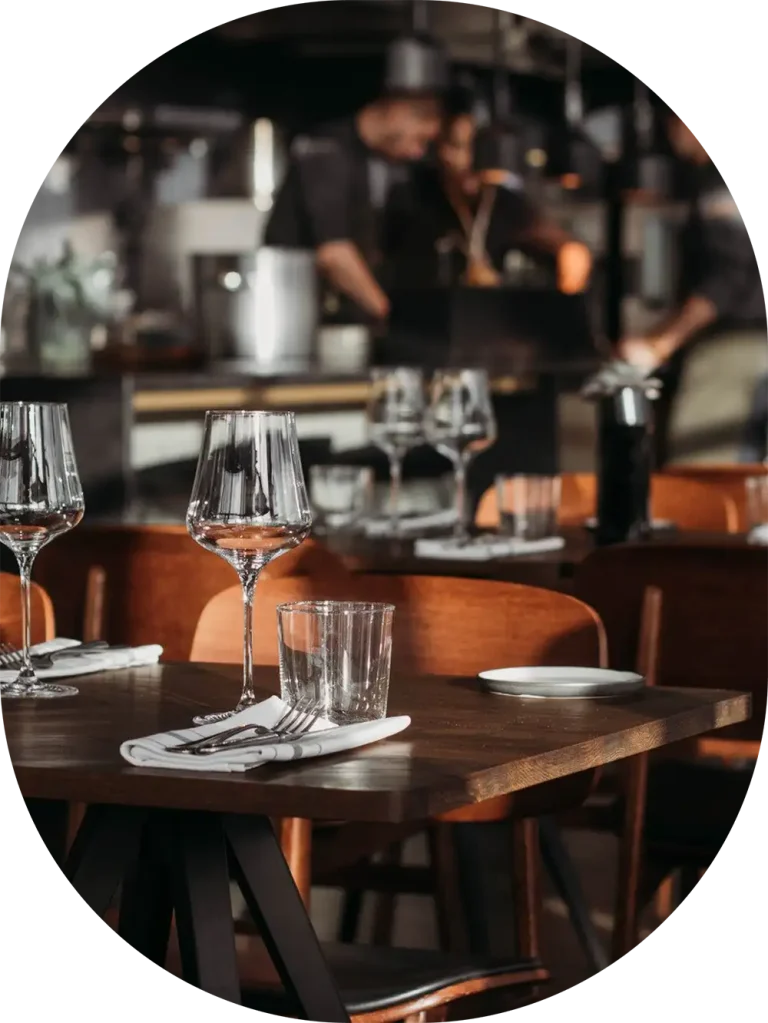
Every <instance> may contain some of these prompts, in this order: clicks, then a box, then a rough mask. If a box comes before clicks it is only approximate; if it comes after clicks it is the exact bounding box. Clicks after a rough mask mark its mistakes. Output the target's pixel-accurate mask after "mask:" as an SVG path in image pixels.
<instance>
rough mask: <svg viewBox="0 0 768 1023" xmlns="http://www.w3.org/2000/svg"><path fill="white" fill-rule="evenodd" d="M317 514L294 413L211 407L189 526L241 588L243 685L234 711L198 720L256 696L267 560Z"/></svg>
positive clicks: (302, 533) (294, 541)
mask: <svg viewBox="0 0 768 1023" xmlns="http://www.w3.org/2000/svg"><path fill="white" fill-rule="evenodd" d="M311 526H312V516H311V513H310V510H309V499H308V497H307V491H306V487H305V484H304V476H303V473H302V469H301V461H300V459H299V443H298V438H297V436H296V422H295V420H294V416H293V413H292V412H206V415H205V430H204V433H203V444H202V449H201V451H200V458H199V460H198V463H197V474H196V476H195V483H194V487H193V489H192V497H191V500H190V503H189V510H188V511H187V529H188V530H189V533H190V535H191V536H192V538H193V539H194V540H196V541H197V542H198V543H199V544H200V546H201V547H204V548H205V549H206V550H208V551H213V553H214V554H218V555H219V557H221V558H224V560H225V561H228V562H229V564H230V565H232V567H233V568H234V569H235V571H236V572H237V574H238V576H239V578H240V583H241V585H242V587H243V608H244V635H243V691H242V695H241V696H240V702H239V703H238V705H237V707H236V708H235V711H231V712H228V713H223V714H209V715H205V716H204V717H202V718H196V719H195V722H196V723H197V724H200V723H201V722H202V721H221V720H223V719H224V718H226V717H229V716H230V713H235V712H236V711H239V710H243V709H244V708H245V707H250V706H251V705H252V704H253V703H255V702H256V697H255V695H254V692H253V595H254V590H255V587H256V582H257V580H258V577H259V573H260V572H261V570H262V568H263V567H264V566H265V565H266V564H267V562H269V561H272V560H273V559H274V558H277V557H279V556H280V555H281V554H284V553H285V552H286V551H288V550H290V549H291V548H292V547H296V546H298V545H299V544H300V543H301V542H302V540H304V539H305V538H306V537H307V535H308V534H309V531H310V528H311Z"/></svg>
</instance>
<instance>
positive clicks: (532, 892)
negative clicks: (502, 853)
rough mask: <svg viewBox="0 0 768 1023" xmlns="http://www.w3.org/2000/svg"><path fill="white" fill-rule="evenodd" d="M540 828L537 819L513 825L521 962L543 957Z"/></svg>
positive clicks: (517, 920) (513, 856)
mask: <svg viewBox="0 0 768 1023" xmlns="http://www.w3.org/2000/svg"><path fill="white" fill-rule="evenodd" d="M539 857H540V852H539V825H538V821H536V820H535V819H533V818H529V819H528V820H516V821H513V822H512V860H513V869H514V876H515V917H516V925H517V926H516V931H517V934H516V942H517V953H518V955H519V956H520V958H521V959H538V958H539V955H540V951H541V949H540V928H541V889H540V880H541V879H540V876H539Z"/></svg>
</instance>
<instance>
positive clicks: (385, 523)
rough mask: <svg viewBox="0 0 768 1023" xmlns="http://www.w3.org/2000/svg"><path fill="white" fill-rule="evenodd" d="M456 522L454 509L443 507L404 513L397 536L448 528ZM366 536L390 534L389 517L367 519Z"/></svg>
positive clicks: (390, 521)
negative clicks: (423, 512) (414, 513)
mask: <svg viewBox="0 0 768 1023" xmlns="http://www.w3.org/2000/svg"><path fill="white" fill-rule="evenodd" d="M455 523H456V510H455V509H454V508H443V509H441V510H440V511H437V512H429V513H428V514H424V515H404V516H403V517H402V518H401V519H400V523H399V526H398V529H399V533H398V535H399V536H415V534H416V533H421V532H423V530H425V529H449V528H450V527H451V526H453V525H454V524H455ZM363 528H364V530H365V534H366V536H373V537H376V536H390V535H391V533H392V519H391V518H377V519H368V521H367V522H366V523H365V525H364V527H363Z"/></svg>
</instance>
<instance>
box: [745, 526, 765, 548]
mask: <svg viewBox="0 0 768 1023" xmlns="http://www.w3.org/2000/svg"><path fill="white" fill-rule="evenodd" d="M747 539H748V540H749V542H750V543H759V544H768V523H766V524H765V525H762V526H755V528H754V529H753V530H751V531H750V533H749V536H748V537H747Z"/></svg>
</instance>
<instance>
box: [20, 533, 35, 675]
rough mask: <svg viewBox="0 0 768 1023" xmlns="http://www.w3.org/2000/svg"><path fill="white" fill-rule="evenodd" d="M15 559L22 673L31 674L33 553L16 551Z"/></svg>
mask: <svg viewBox="0 0 768 1023" xmlns="http://www.w3.org/2000/svg"><path fill="white" fill-rule="evenodd" d="M16 560H17V561H18V563H19V582H20V584H21V654H22V658H23V661H24V667H23V671H22V674H23V675H26V676H29V677H30V678H31V677H32V676H33V674H34V673H33V671H32V662H31V661H30V655H29V650H30V647H31V645H32V638H31V637H32V607H31V589H32V562H33V561H34V560H35V555H34V554H31V553H29V552H27V551H23V552H22V551H17V552H16Z"/></svg>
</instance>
